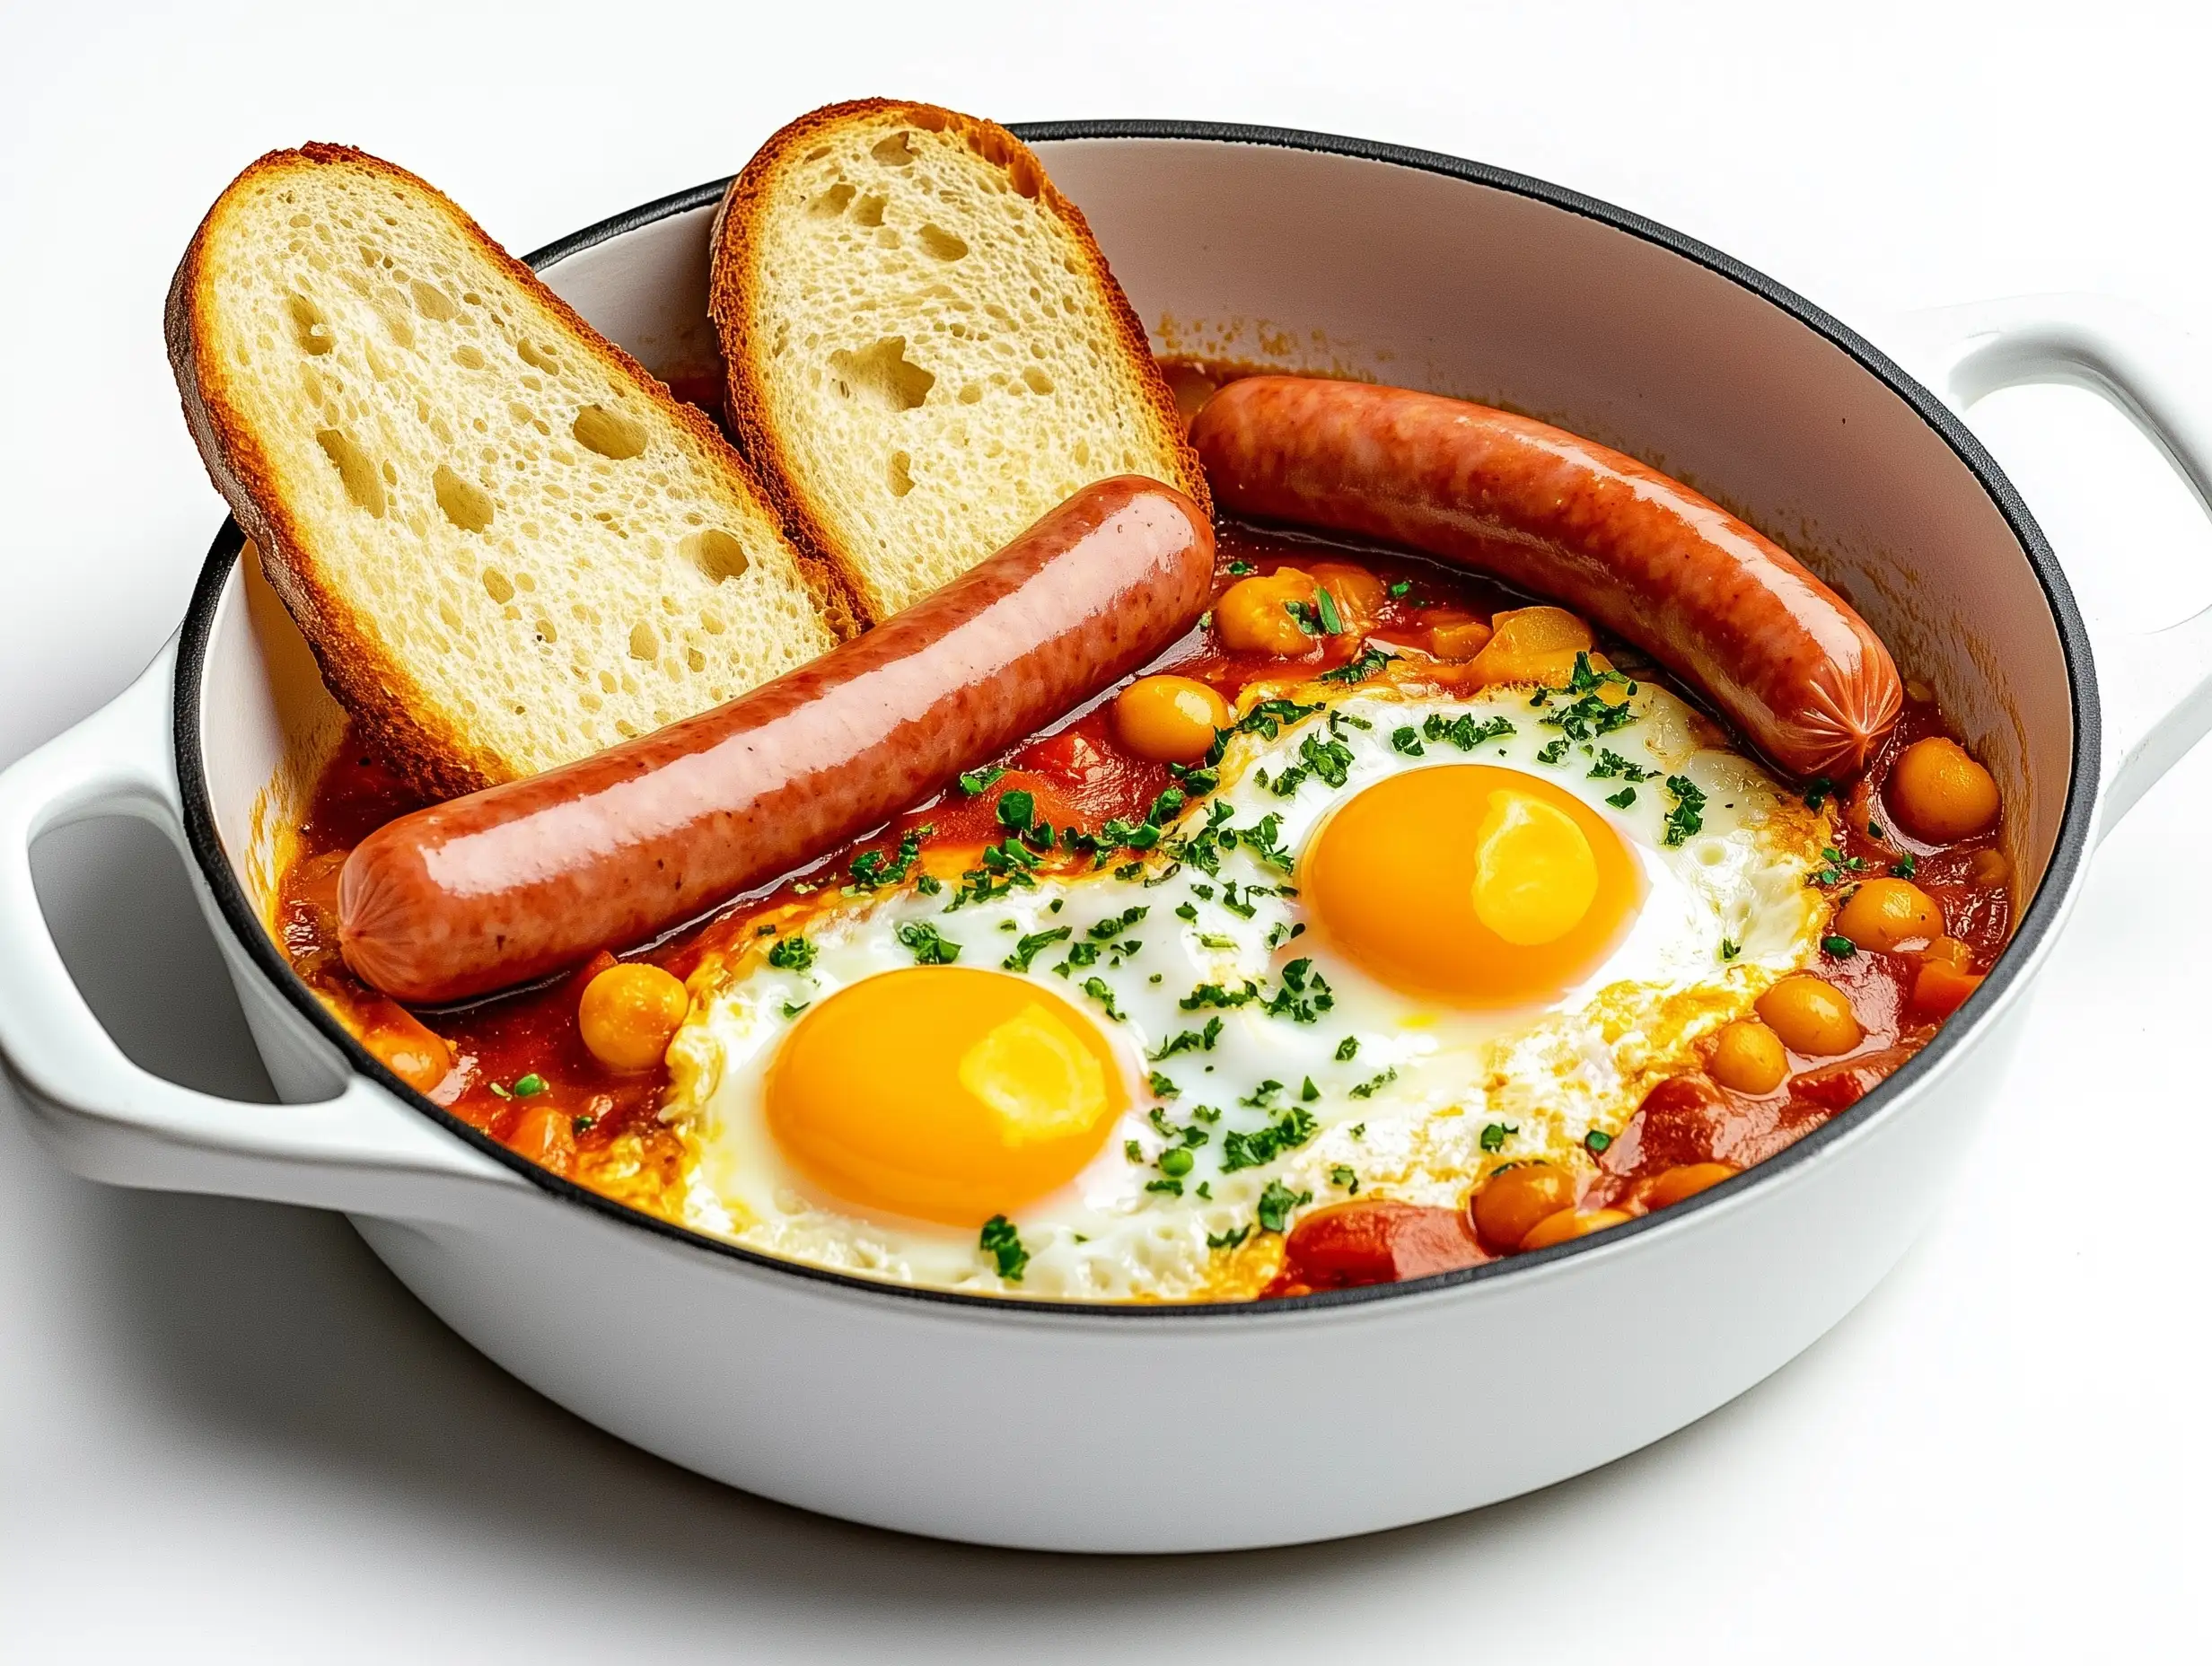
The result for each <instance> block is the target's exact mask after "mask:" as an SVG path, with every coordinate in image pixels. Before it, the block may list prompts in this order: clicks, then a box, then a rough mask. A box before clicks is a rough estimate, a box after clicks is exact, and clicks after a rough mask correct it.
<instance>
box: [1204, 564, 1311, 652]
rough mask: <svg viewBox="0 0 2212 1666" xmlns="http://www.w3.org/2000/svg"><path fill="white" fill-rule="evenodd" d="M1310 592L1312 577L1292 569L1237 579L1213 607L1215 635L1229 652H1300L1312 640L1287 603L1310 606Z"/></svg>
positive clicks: (1305, 648) (1308, 645)
mask: <svg viewBox="0 0 2212 1666" xmlns="http://www.w3.org/2000/svg"><path fill="white" fill-rule="evenodd" d="M1313 591H1314V584H1313V579H1312V575H1311V574H1306V573H1303V572H1301V571H1299V570H1298V569H1297V568H1296V567H1277V569H1276V570H1275V571H1274V572H1272V573H1262V574H1254V575H1253V576H1252V577H1251V578H1241V579H1239V580H1237V582H1236V583H1233V584H1232V585H1230V586H1229V588H1228V589H1227V590H1225V591H1224V592H1222V594H1221V600H1220V601H1216V603H1215V604H1214V630H1215V633H1216V635H1217V636H1220V638H1221V644H1222V646H1224V648H1227V649H1228V650H1229V651H1230V652H1231V653H1273V654H1277V655H1280V656H1283V657H1288V656H1291V655H1294V654H1300V653H1305V652H1306V651H1307V650H1308V649H1310V648H1312V646H1313V645H1314V643H1315V641H1316V638H1314V637H1312V636H1308V635H1306V632H1305V627H1303V626H1302V625H1300V624H1299V623H1298V621H1297V620H1296V619H1295V618H1292V617H1291V613H1290V606H1289V604H1290V603H1292V602H1294V601H1295V602H1300V603H1303V604H1304V605H1307V606H1311V605H1312V601H1313Z"/></svg>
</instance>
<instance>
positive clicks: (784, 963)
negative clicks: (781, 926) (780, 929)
mask: <svg viewBox="0 0 2212 1666" xmlns="http://www.w3.org/2000/svg"><path fill="white" fill-rule="evenodd" d="M768 964H769V965H770V966H773V967H775V968H776V969H777V970H778V971H785V972H803V971H805V970H806V969H808V968H809V967H811V966H812V965H813V964H814V945H813V944H812V943H809V942H808V941H807V940H806V939H805V938H803V937H802V936H799V935H797V934H793V935H791V936H789V937H779V938H777V940H776V942H775V943H772V944H770V945H769V947H768Z"/></svg>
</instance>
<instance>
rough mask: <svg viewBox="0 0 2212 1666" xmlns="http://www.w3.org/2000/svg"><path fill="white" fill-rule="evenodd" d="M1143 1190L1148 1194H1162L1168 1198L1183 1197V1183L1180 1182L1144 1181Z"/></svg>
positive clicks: (1172, 1180) (1169, 1180)
mask: <svg viewBox="0 0 2212 1666" xmlns="http://www.w3.org/2000/svg"><path fill="white" fill-rule="evenodd" d="M1145 1190H1146V1191H1148V1192H1163V1193H1165V1194H1166V1195H1167V1196H1168V1197H1181V1196H1182V1195H1183V1183H1182V1182H1181V1180H1177V1179H1157V1180H1146V1181H1145Z"/></svg>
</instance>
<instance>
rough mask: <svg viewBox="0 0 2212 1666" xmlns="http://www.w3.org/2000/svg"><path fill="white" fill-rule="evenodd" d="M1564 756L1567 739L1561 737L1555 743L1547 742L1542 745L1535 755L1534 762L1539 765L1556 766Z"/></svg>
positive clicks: (1563, 736) (1565, 754)
mask: <svg viewBox="0 0 2212 1666" xmlns="http://www.w3.org/2000/svg"><path fill="white" fill-rule="evenodd" d="M1566 756H1567V737H1566V736H1565V735H1561V736H1560V737H1559V738H1558V740H1556V741H1546V742H1545V743H1544V745H1543V747H1542V749H1541V750H1539V751H1538V752H1537V754H1536V761H1537V762H1538V763H1540V764H1556V763H1558V761H1559V760H1560V759H1561V758H1565V757H1566Z"/></svg>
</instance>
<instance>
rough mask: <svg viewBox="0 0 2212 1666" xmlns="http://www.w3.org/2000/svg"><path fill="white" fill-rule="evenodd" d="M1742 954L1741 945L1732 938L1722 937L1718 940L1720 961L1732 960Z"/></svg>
mask: <svg viewBox="0 0 2212 1666" xmlns="http://www.w3.org/2000/svg"><path fill="white" fill-rule="evenodd" d="M1742 952H1743V945H1742V943H1738V942H1737V941H1736V940H1735V939H1734V938H1733V937H1724V938H1722V939H1721V940H1720V958H1721V959H1722V960H1734V959H1735V958H1736V956H1738V955H1739V954H1742Z"/></svg>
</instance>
